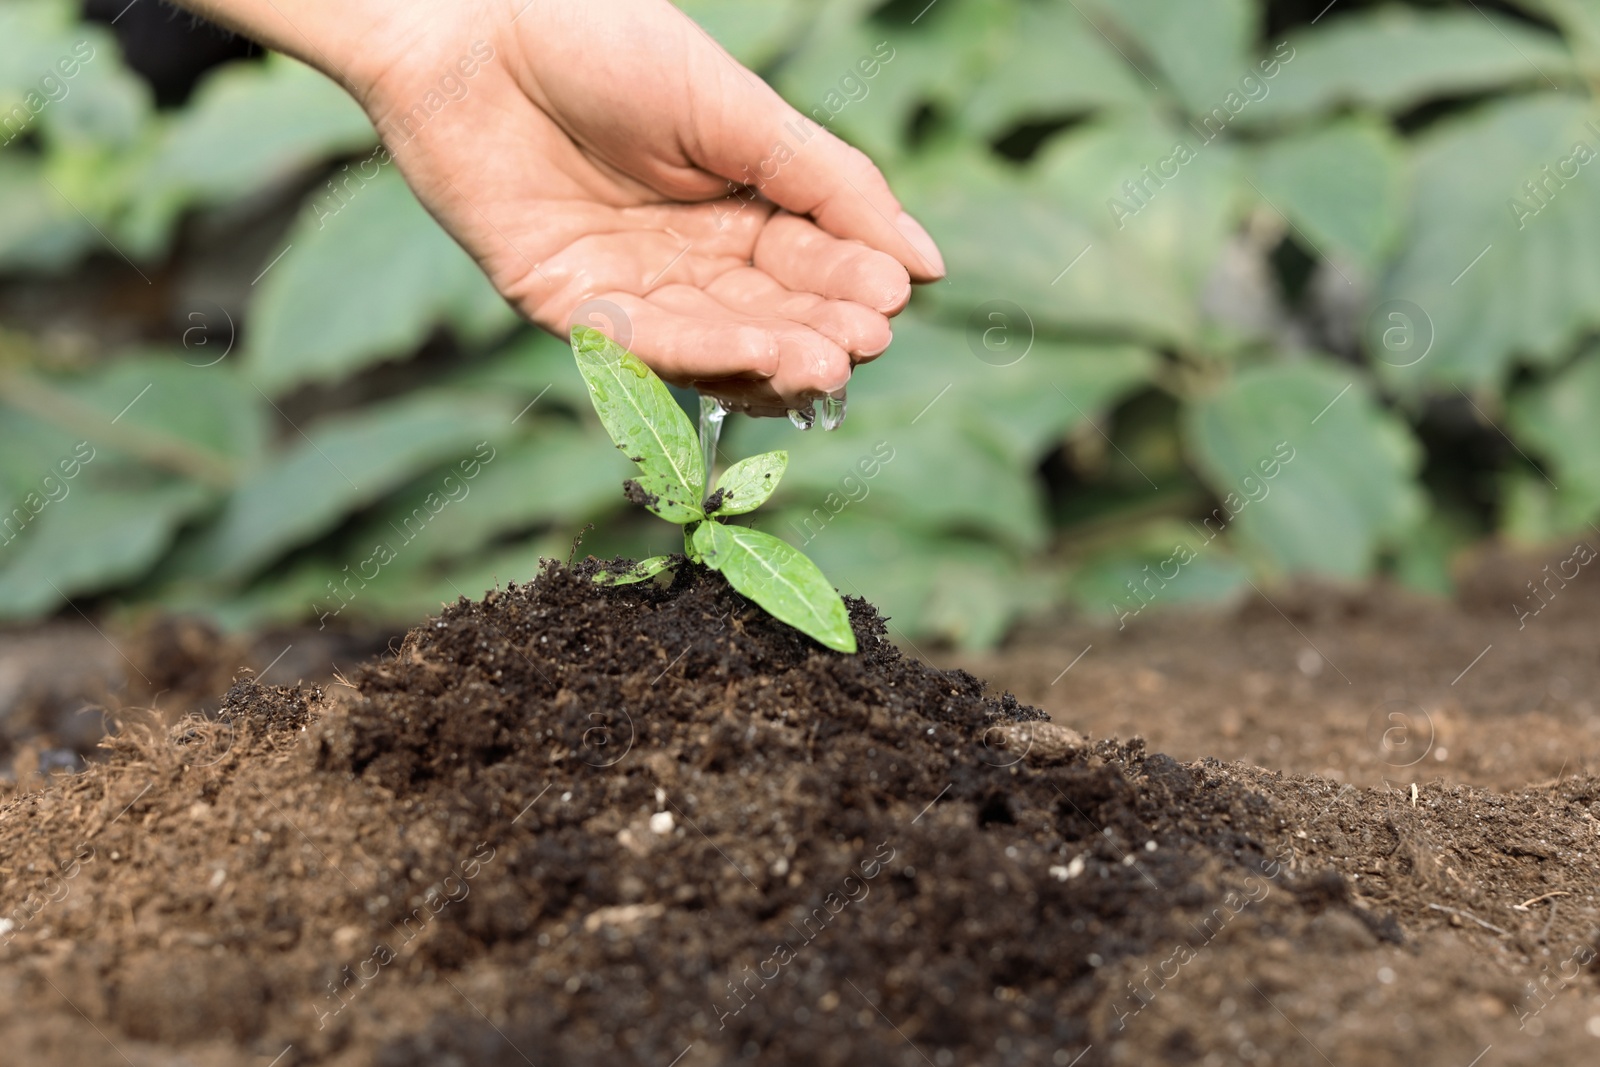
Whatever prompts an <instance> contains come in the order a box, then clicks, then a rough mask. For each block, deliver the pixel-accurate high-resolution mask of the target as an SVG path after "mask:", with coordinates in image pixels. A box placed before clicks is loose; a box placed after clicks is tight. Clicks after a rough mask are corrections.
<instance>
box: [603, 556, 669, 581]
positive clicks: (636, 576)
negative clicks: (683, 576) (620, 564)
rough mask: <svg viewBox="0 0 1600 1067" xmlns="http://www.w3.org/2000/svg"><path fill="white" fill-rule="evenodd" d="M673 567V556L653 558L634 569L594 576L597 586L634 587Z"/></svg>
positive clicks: (639, 563) (605, 572) (643, 561)
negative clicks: (637, 583) (633, 585)
mask: <svg viewBox="0 0 1600 1067" xmlns="http://www.w3.org/2000/svg"><path fill="white" fill-rule="evenodd" d="M670 566H672V557H671V556H651V557H650V558H649V559H641V560H639V561H638V562H637V563H635V564H634V565H633V566H632V567H629V568H627V569H626V570H620V571H601V572H600V573H599V574H597V575H595V576H594V582H595V584H596V585H632V584H634V583H635V582H643V581H647V580H649V579H651V578H654V577H655V576H656V575H658V574H660V573H661V572H662V571H664V570H666V569H667V568H668V567H670Z"/></svg>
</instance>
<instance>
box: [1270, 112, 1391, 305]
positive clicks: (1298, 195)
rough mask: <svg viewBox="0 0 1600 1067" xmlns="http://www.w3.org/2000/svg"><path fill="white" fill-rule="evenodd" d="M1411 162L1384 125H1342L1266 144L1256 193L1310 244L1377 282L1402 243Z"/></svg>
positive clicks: (1363, 122) (1361, 122)
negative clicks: (1350, 263) (1349, 262)
mask: <svg viewBox="0 0 1600 1067" xmlns="http://www.w3.org/2000/svg"><path fill="white" fill-rule="evenodd" d="M1406 178H1407V174H1406V158H1405V152H1404V148H1403V147H1402V144H1401V142H1400V141H1399V139H1398V138H1396V137H1395V136H1394V134H1392V133H1391V132H1390V131H1389V127H1388V126H1387V125H1384V124H1382V123H1378V122H1374V121H1371V120H1365V119H1351V120H1347V121H1342V122H1337V123H1334V124H1332V125H1330V126H1325V127H1323V128H1322V129H1316V130H1308V131H1301V132H1296V133H1293V134H1291V135H1289V136H1287V137H1284V138H1281V139H1279V140H1276V141H1271V142H1268V143H1267V144H1266V145H1264V146H1263V147H1262V148H1261V149H1260V150H1259V151H1258V152H1257V153H1256V155H1255V182H1256V188H1257V191H1258V192H1259V193H1260V194H1261V196H1262V197H1263V199H1265V200H1266V201H1267V203H1268V205H1269V206H1270V207H1271V208H1272V209H1273V210H1279V211H1284V212H1286V213H1287V214H1288V216H1289V219H1290V221H1291V222H1293V223H1294V224H1295V225H1296V226H1298V227H1299V228H1300V229H1301V230H1302V231H1303V232H1304V233H1305V235H1306V237H1307V238H1308V239H1309V240H1310V241H1311V243H1312V245H1313V247H1312V248H1311V249H1309V250H1308V251H1310V252H1312V253H1313V254H1317V253H1320V254H1323V255H1326V254H1329V253H1336V254H1338V257H1339V258H1341V259H1347V260H1354V261H1355V263H1356V264H1358V265H1359V266H1360V267H1361V268H1362V269H1363V270H1365V271H1366V272H1367V273H1368V274H1369V275H1371V276H1375V275H1376V274H1377V273H1378V272H1379V269H1380V268H1381V267H1382V265H1383V263H1384V260H1385V259H1386V258H1387V257H1388V254H1389V252H1390V250H1391V249H1392V248H1393V247H1394V245H1395V243H1396V241H1397V239H1398V238H1399V236H1400V231H1401V224H1402V222H1403V221H1404V214H1405V208H1406V203H1405V201H1406Z"/></svg>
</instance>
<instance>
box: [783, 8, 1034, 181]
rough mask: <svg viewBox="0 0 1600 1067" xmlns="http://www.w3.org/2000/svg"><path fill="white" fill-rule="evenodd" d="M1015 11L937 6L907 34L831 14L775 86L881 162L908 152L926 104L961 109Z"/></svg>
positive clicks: (794, 147) (796, 143)
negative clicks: (919, 113) (909, 136)
mask: <svg viewBox="0 0 1600 1067" xmlns="http://www.w3.org/2000/svg"><path fill="white" fill-rule="evenodd" d="M1008 7H1009V5H1005V4H996V3H993V2H992V0H940V2H939V3H937V4H934V5H930V7H929V9H928V11H927V12H926V13H925V17H923V18H920V19H918V20H917V23H916V24H915V25H914V26H909V27H905V26H887V25H885V24H883V23H881V22H879V21H877V20H875V19H871V18H865V19H863V18H861V17H859V15H856V14H855V12H852V11H849V10H848V8H846V9H843V10H841V9H840V7H839V6H835V7H833V8H831V9H827V8H825V9H824V12H823V13H822V14H821V15H819V16H818V17H817V18H816V25H815V27H814V28H813V30H812V32H811V34H810V35H809V36H808V38H807V39H806V40H805V41H804V42H803V43H802V44H801V46H800V48H799V49H798V50H797V51H796V54H795V55H793V56H791V57H790V58H789V59H788V60H786V61H785V62H784V64H783V66H782V67H781V68H779V70H778V72H777V75H776V78H777V87H778V89H779V91H780V92H782V93H783V95H784V97H785V99H787V100H788V101H789V102H790V103H791V104H793V105H794V107H795V108H796V109H797V110H798V111H799V112H800V113H801V114H802V115H804V116H806V118H807V119H809V120H810V121H811V122H813V123H816V124H817V125H820V126H825V127H827V128H828V129H829V130H831V131H832V132H834V133H836V134H838V135H840V136H842V137H844V138H845V139H847V140H849V141H850V142H851V143H852V144H855V145H857V146H858V147H860V148H861V149H862V150H864V151H865V152H867V153H868V154H869V155H871V156H873V157H874V158H875V159H879V160H880V161H882V160H888V159H892V158H894V157H896V156H899V155H901V154H902V153H903V152H904V151H905V148H906V137H907V134H908V133H909V132H910V129H911V123H912V119H913V117H914V116H915V115H916V113H917V111H918V110H919V108H921V107H922V105H923V104H925V103H936V104H939V105H941V107H944V108H949V109H952V110H953V109H956V108H959V107H960V106H961V105H962V103H963V101H964V100H965V98H966V96H967V94H968V91H969V90H970V89H971V88H972V87H973V86H974V85H976V84H978V82H979V78H978V76H979V74H980V73H981V72H982V70H983V69H984V68H985V67H986V66H987V65H989V64H990V63H992V59H991V58H990V57H991V55H992V53H994V51H995V50H996V49H997V48H1000V47H1003V46H1004V42H1005V40H1006V39H1007V37H1008V36H1009V34H1007V32H1006V28H1007V25H1008V24H1009V23H1010V21H1011V20H1012V18H1013V17H1014V16H1013V14H1012V12H1011V11H1010V10H1008ZM841 16H843V17H841ZM792 132H793V131H792V129H791V133H792ZM785 141H786V142H787V143H788V145H789V148H790V150H791V151H793V152H799V151H802V150H803V143H802V142H801V141H800V140H799V139H798V138H797V137H793V138H789V137H786V138H785Z"/></svg>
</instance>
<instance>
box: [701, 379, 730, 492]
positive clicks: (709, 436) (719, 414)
mask: <svg viewBox="0 0 1600 1067" xmlns="http://www.w3.org/2000/svg"><path fill="white" fill-rule="evenodd" d="M727 417H728V406H727V405H726V404H724V403H723V402H722V401H720V400H718V399H717V398H716V397H714V396H706V395H705V394H704V393H702V394H700V454H701V455H702V456H704V457H705V463H706V495H707V496H710V495H711V485H712V481H713V479H712V475H713V474H714V473H715V472H716V469H717V441H718V439H719V438H721V436H722V420H724V419H726V418H727Z"/></svg>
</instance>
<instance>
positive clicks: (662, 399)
mask: <svg viewBox="0 0 1600 1067" xmlns="http://www.w3.org/2000/svg"><path fill="white" fill-rule="evenodd" d="M572 354H573V356H574V357H575V358H576V359H577V361H578V371H579V372H580V373H581V374H582V375H583V380H584V383H585V384H586V385H587V386H588V387H589V399H590V400H591V401H592V402H593V403H594V409H595V411H596V413H598V414H599V416H600V421H601V423H603V424H604V425H605V428H606V432H607V433H609V434H610V435H611V440H612V441H614V442H616V446H617V447H618V448H619V449H621V450H622V454H623V455H625V456H627V457H628V458H629V459H631V460H632V461H633V462H634V463H636V464H638V466H639V476H638V477H637V478H635V479H634V482H635V483H636V484H637V487H638V492H631V491H630V496H631V498H632V499H634V501H635V502H636V503H641V504H643V505H644V506H645V507H646V508H648V509H649V510H650V511H651V512H653V513H654V514H656V515H659V516H660V517H661V518H663V519H666V520H667V521H668V522H676V523H679V524H682V523H686V522H693V521H694V520H696V519H699V518H702V517H703V516H702V515H701V513H700V495H701V493H702V491H703V490H704V487H705V484H706V467H705V460H704V459H703V458H702V457H701V455H700V440H699V438H698V437H697V436H696V434H695V430H694V427H693V426H692V425H690V423H689V417H688V416H687V415H685V414H684V413H683V409H682V408H680V407H679V406H678V402H677V401H676V400H674V399H673V398H672V394H671V393H669V392H668V391H667V387H666V385H664V384H663V383H662V381H661V379H660V378H658V377H656V374H655V372H654V371H652V370H651V369H650V368H649V367H647V366H645V365H644V363H643V362H642V361H641V360H640V359H639V357H638V356H635V355H634V354H633V353H632V352H629V351H628V350H627V349H625V348H623V347H622V346H621V345H619V344H617V343H616V342H615V341H613V340H611V339H610V338H609V337H607V336H606V335H605V334H603V333H601V332H600V331H598V330H593V329H590V328H589V327H587V326H578V327H574V329H573V331H572Z"/></svg>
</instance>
